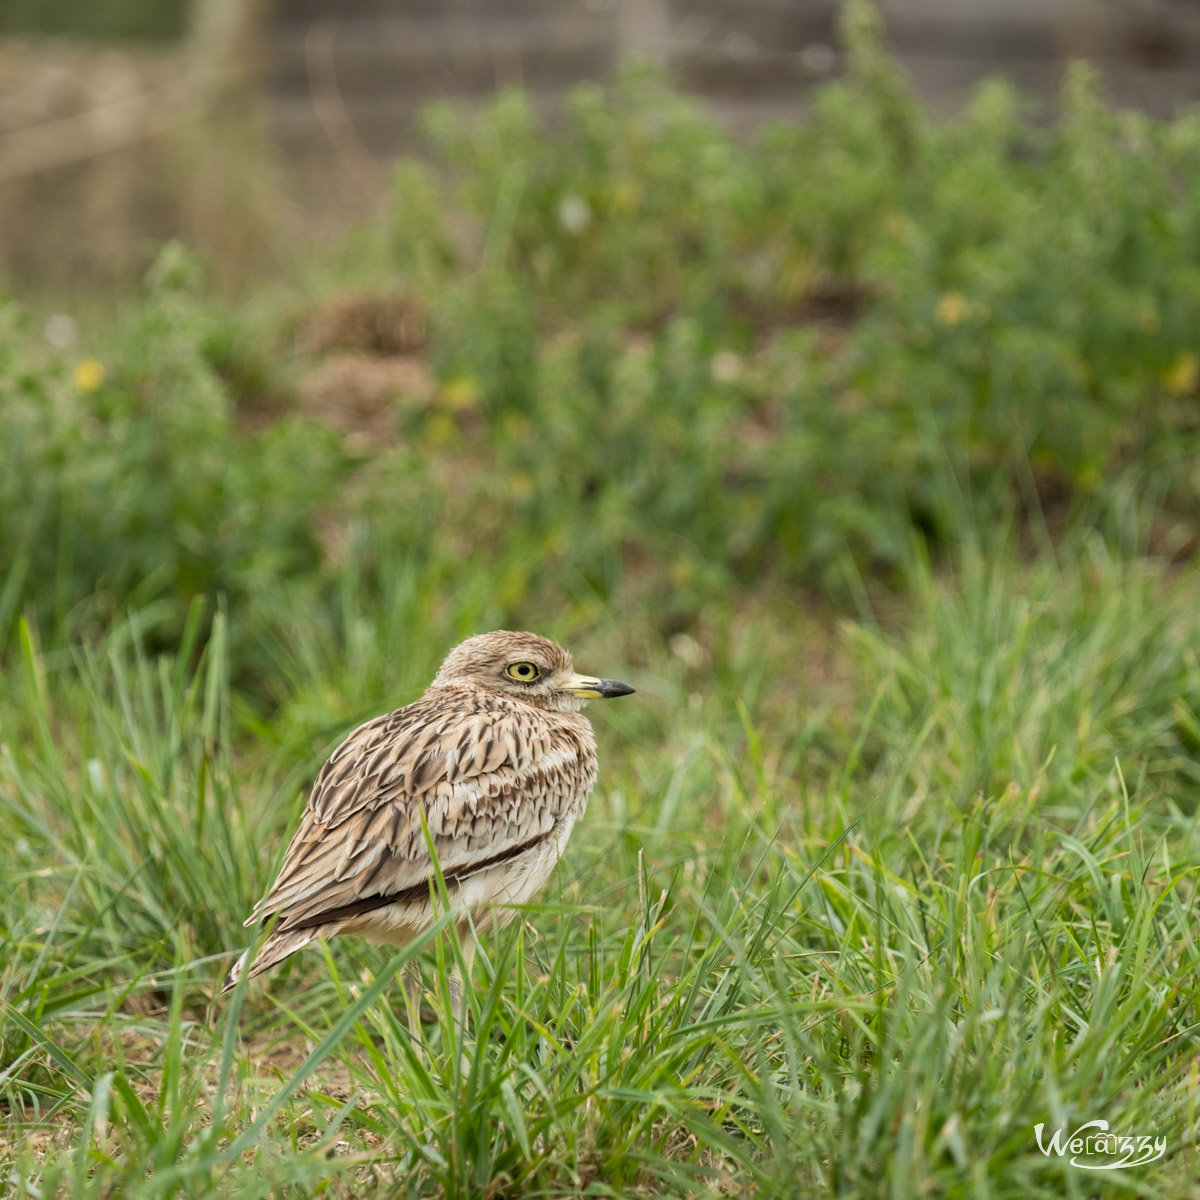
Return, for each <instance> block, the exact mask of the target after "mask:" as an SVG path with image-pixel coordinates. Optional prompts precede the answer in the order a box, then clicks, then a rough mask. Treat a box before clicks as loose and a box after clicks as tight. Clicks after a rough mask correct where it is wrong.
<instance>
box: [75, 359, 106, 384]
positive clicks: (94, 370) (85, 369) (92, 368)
mask: <svg viewBox="0 0 1200 1200" xmlns="http://www.w3.org/2000/svg"><path fill="white" fill-rule="evenodd" d="M71 378H72V379H73V380H74V382H75V386H76V387H77V388H78V389H79V390H80V391H81V392H94V391H95V390H96V389H97V388H98V387H99V386H100V385H101V384H102V383H103V382H104V364H103V363H102V362H100V361H99V360H98V359H95V358H85V359H84V360H83V362H81V363H80V364H79V365H78V366H77V367H76V368H75V374H74V375H72V377H71Z"/></svg>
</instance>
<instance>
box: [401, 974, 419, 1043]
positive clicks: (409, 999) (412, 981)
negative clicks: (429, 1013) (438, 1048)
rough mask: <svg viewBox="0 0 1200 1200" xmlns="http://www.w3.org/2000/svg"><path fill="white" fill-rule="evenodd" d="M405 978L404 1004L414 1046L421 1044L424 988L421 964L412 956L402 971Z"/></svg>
mask: <svg viewBox="0 0 1200 1200" xmlns="http://www.w3.org/2000/svg"><path fill="white" fill-rule="evenodd" d="M402 978H403V980H404V1006H405V1008H406V1009H407V1011H408V1033H409V1036H410V1037H411V1038H412V1041H413V1045H414V1046H420V1045H421V997H422V996H423V995H424V988H423V987H422V986H421V964H420V963H419V962H417V960H416V959H415V958H410V959H409V960H408V962H406V963H405V964H404V968H403V971H402Z"/></svg>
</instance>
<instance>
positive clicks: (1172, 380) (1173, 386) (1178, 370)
mask: <svg viewBox="0 0 1200 1200" xmlns="http://www.w3.org/2000/svg"><path fill="white" fill-rule="evenodd" d="M1198 380H1200V358H1197V357H1196V356H1195V355H1194V354H1193V353H1192V352H1191V351H1190V350H1187V351H1185V352H1184V353H1183V354H1181V355H1180V356H1179V357H1178V358H1177V359H1176V360H1175V362H1174V363H1173V364H1172V365H1171V369H1170V370H1169V371H1168V372H1167V373H1166V374H1165V375H1164V376H1163V386H1164V387H1165V388H1166V389H1167V391H1168V392H1169V393H1170V394H1171V395H1172V396H1186V395H1187V394H1188V393H1189V392H1192V391H1194V390H1195V387H1196V383H1197V381H1198Z"/></svg>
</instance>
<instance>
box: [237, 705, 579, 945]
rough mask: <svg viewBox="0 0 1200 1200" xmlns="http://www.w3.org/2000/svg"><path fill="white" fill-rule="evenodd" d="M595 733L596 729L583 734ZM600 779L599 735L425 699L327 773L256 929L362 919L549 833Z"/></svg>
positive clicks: (341, 752) (365, 728) (366, 729)
mask: <svg viewBox="0 0 1200 1200" xmlns="http://www.w3.org/2000/svg"><path fill="white" fill-rule="evenodd" d="M584 728H586V726H584ZM594 779H595V757H594V751H593V749H592V747H591V744H590V738H586V740H585V738H584V737H581V736H580V732H579V730H577V729H575V728H574V725H573V724H572V723H566V722H561V721H556V722H554V723H553V724H552V723H551V721H550V720H549V719H548V718H547V717H546V716H545V715H543V714H542V713H540V712H539V711H538V710H537V709H534V708H531V707H527V706H525V705H522V706H521V707H520V708H519V709H516V708H513V707H508V706H505V707H499V706H494V707H490V706H488V705H487V704H486V703H483V702H481V701H480V700H479V699H478V698H477V697H475V696H471V695H469V694H468V695H464V696H463V697H461V699H460V701H459V702H458V703H455V702H453V701H452V700H451V698H450V697H448V696H447V695H446V693H444V692H443V693H442V694H441V695H438V696H436V697H428V696H427V697H424V698H423V699H421V700H418V701H417V702H416V703H415V704H410V705H408V707H406V708H402V709H399V710H398V711H396V712H394V713H390V714H388V715H387V716H384V717H378V718H376V719H375V720H374V721H368V722H367V723H366V724H365V725H362V726H360V727H359V728H358V729H356V730H354V732H353V733H351V734H350V735H349V737H347V738H346V740H345V741H344V742H343V743H342V744H341V746H339V747H338V749H337V750H336V751H334V753H333V756H332V757H331V758H330V759H329V761H328V762H327V763H326V764H325V766H324V767H323V768H322V769H321V773H320V774H319V775H318V777H317V781H316V783H315V785H314V786H313V791H312V796H311V797H310V799H309V802H308V807H307V808H306V810H305V812H304V817H303V819H302V821H301V823H300V828H299V829H298V830H297V831H296V835H295V837H293V838H292V842H291V845H289V846H288V851H287V855H286V856H285V858H284V863H283V867H282V869H281V870H280V872H279V877H278V878H277V879H276V880H275V883H274V885H273V886H272V888H271V890H270V892H269V893H268V894H267V895H266V896H265V897H264V898H263V900H262V901H261V902H260V903H259V904H258V906H257V907H256V909H255V911H254V914H253V916H251V917H250V919H249V920H248V921H247V922H246V924H248V925H249V924H253V923H254V922H255V921H256V920H258V919H259V918H260V917H262V918H264V919H265V918H268V917H270V916H272V915H274V914H279V922H278V924H277V925H276V929H277V930H287V929H298V928H306V927H311V926H313V925H316V924H319V923H321V922H322V921H328V920H330V919H340V918H343V917H348V916H353V915H355V913H356V912H361V911H365V910H366V909H368V908H372V907H378V906H380V905H381V904H384V903H389V902H391V900H392V899H397V900H398V899H400V898H401V897H402V895H403V894H404V893H406V892H412V893H413V897H414V898H416V893H418V892H419V893H420V894H421V895H422V896H424V895H425V894H427V889H428V885H429V882H430V880H431V879H432V877H433V866H432V861H431V859H430V856H429V849H428V846H427V844H426V840H425V835H424V833H423V831H422V829H421V815H420V814H421V812H422V811H424V813H425V820H426V822H427V824H428V827H429V833H430V836H431V839H432V841H433V844H434V848H435V850H436V851H437V856H438V864H439V866H440V867H441V870H442V872H443V874H444V875H445V877H446V878H448V879H449V878H455V877H460V876H462V875H465V874H469V873H471V872H472V871H473V870H478V869H480V868H482V867H484V866H487V865H489V864H491V863H497V862H501V861H503V860H504V858H505V857H507V856H509V855H511V854H515V853H518V852H520V850H522V849H523V848H524V847H526V846H531V845H532V844H533V843H534V842H537V841H539V840H541V839H542V838H544V837H547V836H549V835H550V834H551V833H552V832H553V830H554V827H555V824H556V821H557V819H558V817H559V815H560V813H561V812H562V811H563V808H564V806H565V805H566V804H567V803H568V802H569V801H570V799H571V798H573V797H576V796H579V795H580V794H581V793H582V795H583V796H586V794H587V792H588V791H589V790H590V788H591V785H592V783H593V782H594Z"/></svg>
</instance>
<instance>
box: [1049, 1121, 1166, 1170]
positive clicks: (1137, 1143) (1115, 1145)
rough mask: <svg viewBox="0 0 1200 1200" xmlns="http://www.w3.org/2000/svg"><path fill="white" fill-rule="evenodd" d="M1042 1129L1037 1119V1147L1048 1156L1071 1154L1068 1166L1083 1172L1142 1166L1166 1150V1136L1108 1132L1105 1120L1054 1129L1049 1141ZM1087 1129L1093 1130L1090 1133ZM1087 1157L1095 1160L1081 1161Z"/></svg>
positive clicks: (1159, 1156) (1160, 1156)
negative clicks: (1045, 1138)
mask: <svg viewBox="0 0 1200 1200" xmlns="http://www.w3.org/2000/svg"><path fill="white" fill-rule="evenodd" d="M1045 1128H1046V1126H1045V1123H1044V1122H1039V1123H1038V1124H1037V1125H1035V1126H1034V1127H1033V1133H1034V1136H1035V1137H1036V1138H1037V1147H1038V1149H1039V1150H1040V1151H1041V1152H1042V1153H1043V1154H1044V1155H1046V1156H1047V1158H1048V1157H1049V1156H1050V1155H1051V1154H1057V1155H1058V1156H1059V1158H1065V1157H1066V1156H1067V1155H1068V1154H1070V1155H1071V1166H1073V1167H1082V1168H1083V1169H1084V1170H1085V1171H1119V1170H1121V1169H1122V1168H1123V1167H1144V1166H1145V1165H1146V1164H1147V1163H1151V1162H1154V1161H1155V1159H1159V1158H1162V1156H1163V1155H1164V1154H1166V1152H1167V1139H1166V1138H1165V1137H1151V1136H1150V1135H1149V1134H1132V1135H1130V1136H1122V1135H1121V1134H1117V1133H1109V1132H1108V1122H1107V1121H1088V1122H1087V1123H1086V1124H1084V1125H1080V1127H1079V1128H1078V1129H1076V1130H1075V1132H1074V1133H1071V1134H1068V1133H1067V1132H1066V1131H1065V1130H1063V1129H1057V1130H1055V1132H1054V1136H1053V1137H1052V1138H1051V1139H1050V1140H1049V1141H1048V1142H1043V1141H1042V1130H1043V1129H1045ZM1089 1130H1095V1131H1096V1132H1094V1133H1089V1132H1088V1131H1089ZM1088 1158H1090V1159H1095V1160H1096V1161H1094V1162H1081V1161H1080V1159H1088Z"/></svg>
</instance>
